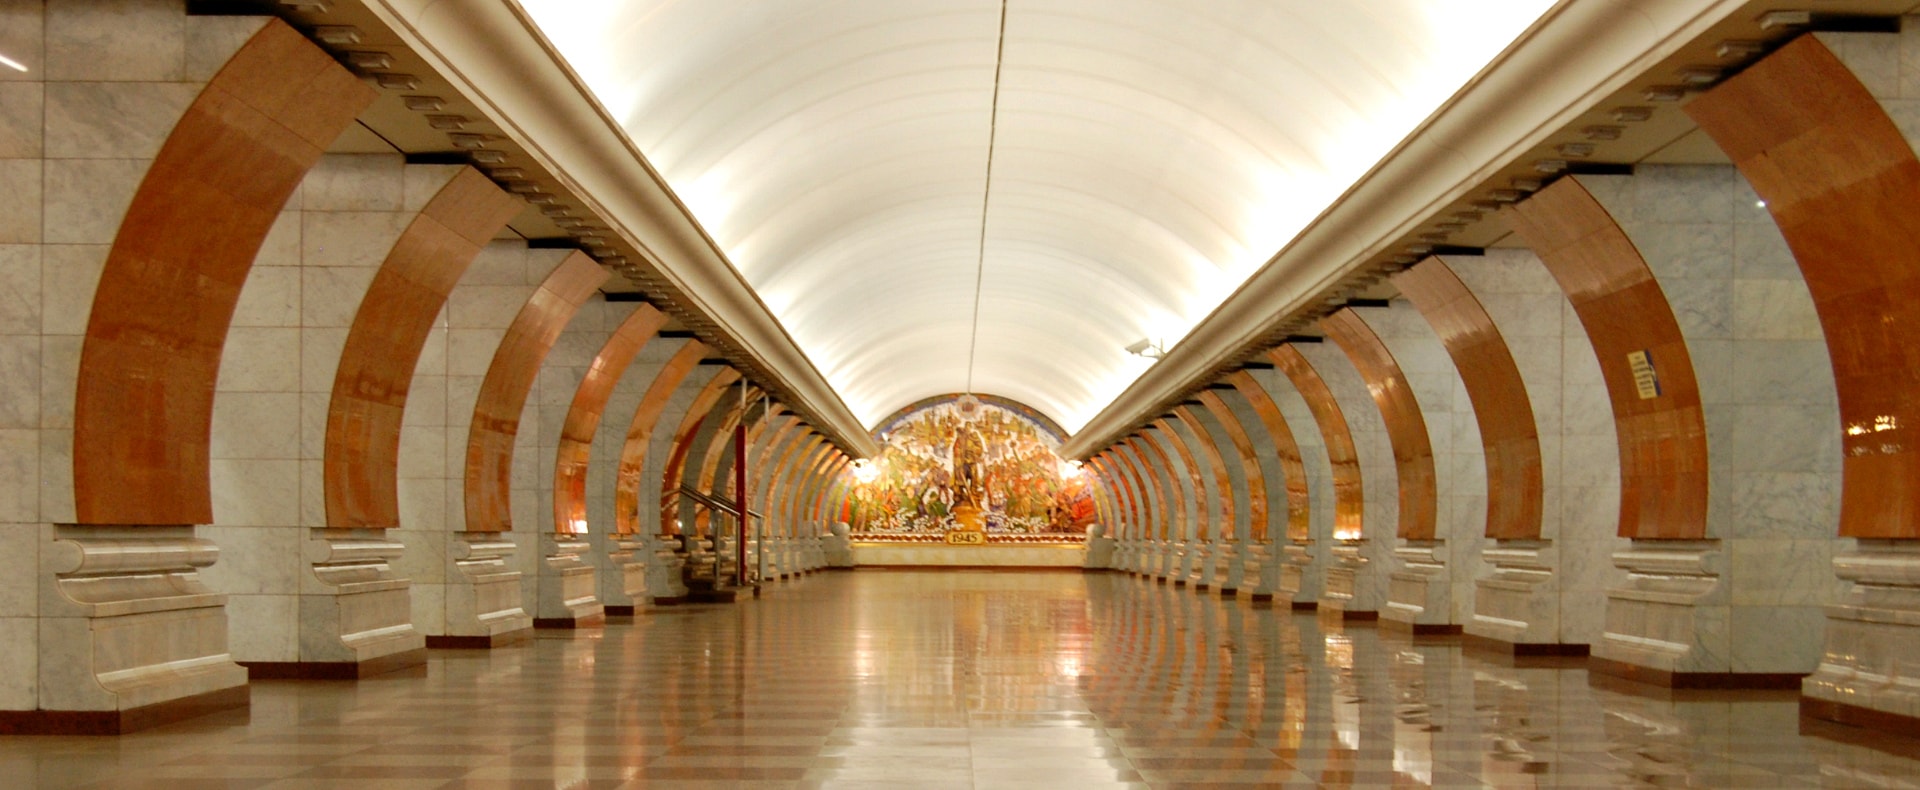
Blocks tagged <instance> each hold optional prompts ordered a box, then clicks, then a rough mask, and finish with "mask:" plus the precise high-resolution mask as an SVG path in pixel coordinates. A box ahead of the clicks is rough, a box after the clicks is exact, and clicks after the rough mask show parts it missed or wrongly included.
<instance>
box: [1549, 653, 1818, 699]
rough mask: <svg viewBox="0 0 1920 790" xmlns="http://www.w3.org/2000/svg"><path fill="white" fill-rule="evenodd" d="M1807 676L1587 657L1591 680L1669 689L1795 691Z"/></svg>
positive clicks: (1589, 679)
mask: <svg viewBox="0 0 1920 790" xmlns="http://www.w3.org/2000/svg"><path fill="white" fill-rule="evenodd" d="M1805 677H1806V675H1803V674H1795V673H1772V672H1672V671H1668V670H1664V669H1656V668H1653V667H1646V666H1641V665H1639V664H1630V663H1627V662H1625V661H1616V660H1614V659H1611V658H1601V657H1600V656H1591V657H1589V658H1588V659H1587V679H1588V681H1589V682H1598V684H1600V685H1606V681H1605V680H1603V678H1614V679H1618V680H1625V681H1630V682H1633V683H1639V684H1641V685H1646V686H1657V687H1660V688H1667V689H1707V690H1714V691H1729V690H1736V689H1765V690H1793V689H1798V688H1800V681H1801V679H1803V678H1805Z"/></svg>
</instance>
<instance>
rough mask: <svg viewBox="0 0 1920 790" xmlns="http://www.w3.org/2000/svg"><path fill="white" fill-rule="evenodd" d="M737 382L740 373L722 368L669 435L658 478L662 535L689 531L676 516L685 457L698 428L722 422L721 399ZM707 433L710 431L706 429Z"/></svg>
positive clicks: (692, 444) (697, 432)
mask: <svg viewBox="0 0 1920 790" xmlns="http://www.w3.org/2000/svg"><path fill="white" fill-rule="evenodd" d="M739 380H740V372H739V371H737V370H734V369H733V368H722V369H721V370H720V372H719V373H717V374H715V375H714V377H713V378H711V379H709V380H708V381H707V383H706V386H704V387H702V388H701V390H700V394H699V395H696V396H695V397H694V399H693V403H692V405H690V406H688V407H687V411H686V414H684V415H682V417H681V419H680V426H679V427H678V428H676V429H675V430H674V432H673V450H672V452H671V453H670V454H669V455H668V456H667V462H666V465H665V466H663V467H661V473H662V474H661V477H660V524H661V527H662V529H663V530H664V531H663V532H662V534H674V535H680V534H684V533H683V530H686V529H688V528H690V527H692V526H693V525H692V524H688V523H684V522H685V521H686V518H685V517H684V516H683V514H682V513H681V512H680V505H681V495H680V484H681V483H682V482H683V481H685V480H686V479H687V476H686V471H687V468H686V467H687V457H688V455H689V454H690V453H692V452H693V449H694V442H695V440H696V438H697V437H698V436H699V435H700V428H701V426H702V425H707V424H708V421H709V420H712V421H716V422H717V421H718V420H720V419H723V418H724V413H725V410H726V406H725V405H723V404H721V402H720V399H721V396H723V395H725V394H727V390H728V389H729V388H731V387H732V386H733V384H734V382H736V381H739ZM709 430H711V428H710V427H709Z"/></svg>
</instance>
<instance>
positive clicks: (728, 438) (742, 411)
mask: <svg viewBox="0 0 1920 790" xmlns="http://www.w3.org/2000/svg"><path fill="white" fill-rule="evenodd" d="M725 400H726V399H724V398H723V399H722V402H721V403H720V404H718V405H720V406H725V408H726V410H727V412H726V416H725V417H723V418H721V420H720V422H719V424H717V425H715V426H714V429H713V433H711V434H709V435H708V437H707V446H706V447H705V448H701V451H700V474H699V475H698V476H696V477H695V478H694V482H693V487H694V488H697V489H699V490H701V491H705V492H707V493H710V494H711V493H715V492H716V491H719V490H724V489H725V488H727V487H728V486H731V485H733V476H732V475H728V476H727V479H726V481H725V482H724V483H722V484H720V485H719V486H718V488H716V486H715V482H714V479H713V476H714V473H715V472H717V471H718V470H719V467H720V460H721V459H722V458H732V457H733V428H734V426H736V425H739V424H740V421H741V420H742V419H745V418H746V416H747V410H748V409H750V408H752V407H754V406H756V405H758V403H759V400H760V390H759V388H757V387H751V386H750V387H748V388H747V396H746V399H745V402H744V403H743V402H740V401H738V400H736V401H735V402H734V403H733V404H731V405H728V404H726V403H725ZM687 463H688V465H689V466H691V465H692V463H693V459H691V458H689V459H688V461H687ZM755 509H758V508H755ZM712 519H713V513H712V512H710V511H708V510H707V509H706V508H704V507H702V508H695V510H694V514H693V529H694V531H695V532H699V533H701V534H705V533H706V531H707V525H708V524H710V523H712Z"/></svg>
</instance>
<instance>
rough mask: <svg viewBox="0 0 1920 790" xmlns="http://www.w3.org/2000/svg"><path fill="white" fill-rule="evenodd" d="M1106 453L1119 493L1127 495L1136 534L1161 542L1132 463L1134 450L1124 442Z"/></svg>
mask: <svg viewBox="0 0 1920 790" xmlns="http://www.w3.org/2000/svg"><path fill="white" fill-rule="evenodd" d="M1106 452H1108V456H1106V463H1108V469H1112V471H1114V481H1116V484H1117V486H1119V492H1121V494H1125V504H1127V517H1129V519H1131V521H1133V527H1135V534H1137V536H1139V540H1160V538H1158V534H1156V531H1154V517H1152V511H1148V506H1146V492H1144V490H1142V484H1140V479H1139V477H1137V475H1135V473H1133V463H1131V456H1133V450H1131V448H1129V446H1127V444H1125V440H1123V442H1119V444H1114V446H1110V448H1106Z"/></svg>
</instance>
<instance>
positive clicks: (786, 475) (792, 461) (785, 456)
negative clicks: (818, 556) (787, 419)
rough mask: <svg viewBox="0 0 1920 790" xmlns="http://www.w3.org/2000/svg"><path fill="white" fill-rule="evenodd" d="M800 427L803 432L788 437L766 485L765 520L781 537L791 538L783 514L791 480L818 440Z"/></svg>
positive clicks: (816, 436) (811, 429)
mask: <svg viewBox="0 0 1920 790" xmlns="http://www.w3.org/2000/svg"><path fill="white" fill-rule="evenodd" d="M800 427H801V428H803V429H804V430H802V431H800V432H798V433H795V434H793V435H792V436H791V437H789V438H788V440H787V446H786V447H785V448H784V449H783V450H781V451H780V457H779V460H778V461H776V462H775V464H774V468H773V479H772V480H771V481H769V483H768V486H769V487H768V488H767V496H766V500H765V501H766V503H767V518H768V519H769V520H770V521H771V522H772V524H773V525H774V527H775V528H776V529H777V530H778V531H779V533H780V534H781V535H786V536H789V537H791V531H790V529H789V528H790V527H791V526H792V523H791V522H789V521H788V520H787V518H786V512H785V507H786V500H787V496H788V492H789V491H790V490H791V489H792V486H793V478H794V477H795V476H796V475H798V474H799V469H800V464H801V459H802V458H804V457H805V456H806V453H807V452H808V451H809V450H810V449H811V448H812V447H813V445H814V442H815V441H817V440H818V438H819V437H818V434H816V433H814V431H813V428H811V427H809V426H807V425H806V424H804V423H802V424H801V426H800Z"/></svg>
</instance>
